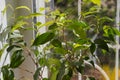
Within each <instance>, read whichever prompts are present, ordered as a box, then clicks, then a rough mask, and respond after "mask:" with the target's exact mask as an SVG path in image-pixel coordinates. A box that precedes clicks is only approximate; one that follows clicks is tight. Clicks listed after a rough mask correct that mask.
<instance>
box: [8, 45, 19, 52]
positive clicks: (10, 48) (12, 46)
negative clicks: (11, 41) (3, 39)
mask: <svg viewBox="0 0 120 80" xmlns="http://www.w3.org/2000/svg"><path fill="white" fill-rule="evenodd" d="M14 47H16V48H19V49H20V46H17V45H11V46H9V47H8V48H7V52H10V51H11V50H12V49H13V48H14Z"/></svg>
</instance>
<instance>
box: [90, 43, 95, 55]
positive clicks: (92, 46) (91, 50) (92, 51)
mask: <svg viewBox="0 0 120 80" xmlns="http://www.w3.org/2000/svg"><path fill="white" fill-rule="evenodd" d="M95 49H96V46H95V44H94V43H92V44H91V46H90V52H91V53H92V54H93V53H94V51H95Z"/></svg>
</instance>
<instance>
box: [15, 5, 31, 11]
mask: <svg viewBox="0 0 120 80" xmlns="http://www.w3.org/2000/svg"><path fill="white" fill-rule="evenodd" d="M17 9H26V10H28V11H30V8H29V7H27V6H19V7H16V10H17Z"/></svg>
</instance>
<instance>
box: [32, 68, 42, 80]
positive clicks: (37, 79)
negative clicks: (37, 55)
mask: <svg viewBox="0 0 120 80" xmlns="http://www.w3.org/2000/svg"><path fill="white" fill-rule="evenodd" d="M40 70H41V68H37V70H36V72H35V74H34V75H33V77H34V80H39V74H40Z"/></svg>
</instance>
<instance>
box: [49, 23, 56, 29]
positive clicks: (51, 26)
mask: <svg viewBox="0 0 120 80" xmlns="http://www.w3.org/2000/svg"><path fill="white" fill-rule="evenodd" d="M57 27H58V25H57V24H56V23H53V24H52V25H50V26H49V28H48V29H49V30H52V29H56V28H57Z"/></svg>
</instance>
